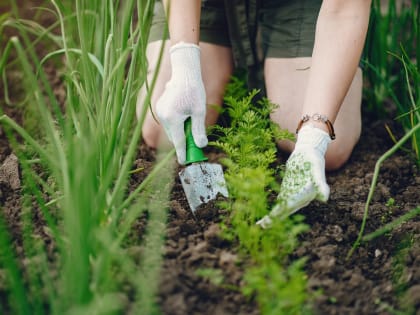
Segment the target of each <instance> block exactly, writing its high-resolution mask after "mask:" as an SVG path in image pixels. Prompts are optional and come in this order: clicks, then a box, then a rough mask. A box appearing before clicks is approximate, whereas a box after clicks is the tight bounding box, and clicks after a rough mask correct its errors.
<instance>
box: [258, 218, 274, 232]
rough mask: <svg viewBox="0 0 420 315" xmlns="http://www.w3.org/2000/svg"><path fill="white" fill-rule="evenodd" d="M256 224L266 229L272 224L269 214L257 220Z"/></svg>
mask: <svg viewBox="0 0 420 315" xmlns="http://www.w3.org/2000/svg"><path fill="white" fill-rule="evenodd" d="M257 225H259V226H260V227H262V228H263V229H268V228H270V227H271V226H272V225H273V221H272V220H271V218H270V216H268V215H266V216H265V217H263V218H262V219H261V220H258V221H257Z"/></svg>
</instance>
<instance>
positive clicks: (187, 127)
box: [184, 118, 207, 165]
mask: <svg viewBox="0 0 420 315" xmlns="http://www.w3.org/2000/svg"><path fill="white" fill-rule="evenodd" d="M184 131H185V137H186V144H187V148H186V161H185V164H187V165H188V164H191V163H196V162H202V161H207V158H206V157H205V156H204V153H203V150H201V149H200V148H199V147H197V145H196V144H195V142H194V138H193V135H192V131H191V118H188V119H187V120H186V121H185V124H184Z"/></svg>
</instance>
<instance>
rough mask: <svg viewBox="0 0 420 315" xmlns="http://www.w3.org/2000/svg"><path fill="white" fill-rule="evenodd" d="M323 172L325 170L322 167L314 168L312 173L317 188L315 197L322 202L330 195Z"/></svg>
mask: <svg viewBox="0 0 420 315" xmlns="http://www.w3.org/2000/svg"><path fill="white" fill-rule="evenodd" d="M324 172H325V171H324V170H323V169H321V170H320V169H315V170H314V174H313V176H314V181H315V185H316V188H317V189H316V190H317V195H316V199H317V200H319V201H322V202H326V201H327V200H328V198H329V196H330V186H328V184H327V182H326V179H325V173H324Z"/></svg>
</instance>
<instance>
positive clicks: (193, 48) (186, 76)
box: [156, 42, 208, 164]
mask: <svg viewBox="0 0 420 315" xmlns="http://www.w3.org/2000/svg"><path fill="white" fill-rule="evenodd" d="M170 60H171V66H172V76H171V79H170V81H169V82H168V83H167V84H166V87H165V91H164V92H163V94H162V96H161V97H160V98H159V100H158V102H157V104H156V115H157V117H158V118H159V121H160V122H161V124H162V125H163V127H164V129H165V132H166V134H167V136H168V138H169V141H171V142H172V144H173V145H174V147H175V149H176V153H177V157H178V162H179V163H180V164H184V163H185V150H186V148H185V133H184V122H185V120H186V119H187V118H188V117H191V131H192V135H193V138H194V142H195V144H196V145H197V146H198V147H200V148H202V147H205V146H206V145H207V142H208V141H207V136H206V130H205V117H206V93H205V90H204V84H203V79H202V77H201V65H200V48H199V47H198V46H197V45H194V44H187V43H183V42H181V43H178V44H176V45H174V46H172V47H171V49H170Z"/></svg>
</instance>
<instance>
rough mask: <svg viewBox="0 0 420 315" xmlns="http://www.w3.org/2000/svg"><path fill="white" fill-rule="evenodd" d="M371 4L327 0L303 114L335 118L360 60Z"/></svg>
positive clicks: (318, 22) (320, 22) (322, 15)
mask: <svg viewBox="0 0 420 315" xmlns="http://www.w3.org/2000/svg"><path fill="white" fill-rule="evenodd" d="M370 4H371V1H370V0H324V1H323V4H322V6H321V10H320V13H319V17H318V21H317V26H316V35H315V44H314V50H313V55H312V65H311V73H310V77H309V82H308V88H307V91H306V96H305V101H304V106H303V114H314V113H319V114H323V115H326V116H327V117H328V118H329V119H330V121H331V122H334V121H335V118H336V116H337V113H338V110H339V108H340V105H341V104H342V102H343V100H344V97H345V96H346V94H347V91H348V88H349V86H350V84H351V82H352V80H353V78H354V75H355V72H356V70H357V67H358V64H359V60H360V56H361V53H362V50H363V46H364V42H365V38H366V33H367V28H368V24H369V13H370Z"/></svg>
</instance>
